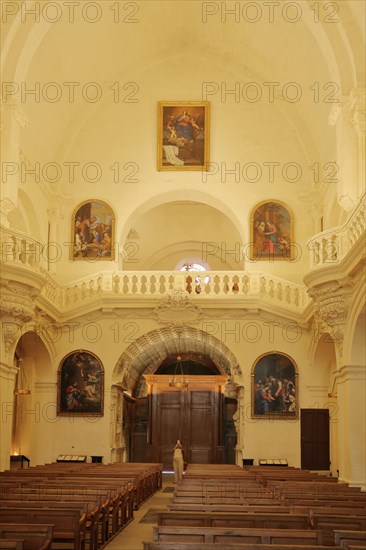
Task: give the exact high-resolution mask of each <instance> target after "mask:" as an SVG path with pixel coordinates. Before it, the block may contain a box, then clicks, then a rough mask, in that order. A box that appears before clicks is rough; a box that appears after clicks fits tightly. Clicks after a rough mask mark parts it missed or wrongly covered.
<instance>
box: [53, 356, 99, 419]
mask: <svg viewBox="0 0 366 550" xmlns="http://www.w3.org/2000/svg"><path fill="white" fill-rule="evenodd" d="M103 404H104V369H103V365H102V363H101V362H100V360H99V359H98V357H97V356H96V355H94V354H93V353H90V352H89V351H84V350H78V351H73V352H72V353H69V354H68V355H66V357H64V358H63V359H62V361H61V364H60V367H59V370H58V383H57V414H58V415H59V416H80V415H83V416H103Z"/></svg>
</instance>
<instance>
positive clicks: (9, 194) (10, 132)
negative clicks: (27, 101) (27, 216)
mask: <svg viewBox="0 0 366 550" xmlns="http://www.w3.org/2000/svg"><path fill="white" fill-rule="evenodd" d="M1 117H2V123H1V138H2V143H3V151H2V163H3V166H2V169H3V177H2V182H1V183H2V193H1V195H2V196H1V201H0V223H1V224H2V225H4V226H5V227H8V226H9V221H8V215H9V213H10V212H11V211H12V210H14V209H15V208H16V207H17V203H18V182H19V175H20V170H21V163H20V128H21V127H22V128H25V127H27V126H28V121H27V119H26V117H25V115H24V113H23V111H22V109H21V108H20V106H19V105H17V104H16V103H11V102H9V103H3V104H2V106H1Z"/></svg>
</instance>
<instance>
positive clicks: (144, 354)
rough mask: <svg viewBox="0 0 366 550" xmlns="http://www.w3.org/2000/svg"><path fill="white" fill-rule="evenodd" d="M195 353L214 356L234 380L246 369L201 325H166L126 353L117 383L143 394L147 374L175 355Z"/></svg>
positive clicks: (115, 375)
mask: <svg viewBox="0 0 366 550" xmlns="http://www.w3.org/2000/svg"><path fill="white" fill-rule="evenodd" d="M188 352H194V353H196V354H201V355H204V356H207V357H210V358H211V359H212V361H213V362H214V363H215V365H216V367H217V368H218V369H219V371H220V372H221V373H222V374H226V375H227V376H229V380H231V382H232V383H234V382H236V381H237V382H238V383H239V382H240V380H237V378H236V377H240V376H241V374H242V372H241V369H240V366H239V364H238V361H237V359H236V358H235V356H234V354H233V353H232V351H231V350H230V349H229V348H228V347H227V346H226V345H225V344H223V343H222V342H221V341H220V340H218V339H217V338H215V337H214V336H212V335H211V334H209V333H208V332H205V331H203V330H200V329H198V328H194V327H183V328H170V327H169V328H162V329H158V330H153V331H151V332H148V333H146V334H144V336H141V338H138V339H137V340H136V341H135V342H133V343H132V344H131V345H130V346H128V348H127V349H126V350H125V351H124V352H123V353H122V355H121V357H120V358H119V359H118V362H117V364H116V366H115V368H114V371H113V378H112V383H113V384H121V385H122V386H123V387H124V388H125V389H126V390H128V391H129V393H131V395H133V396H135V395H143V393H144V391H145V388H144V379H143V378H142V375H143V374H152V373H154V372H155V370H156V369H157V368H158V366H159V365H160V364H161V363H162V362H163V361H164V360H165V359H166V358H167V357H168V356H169V355H172V354H179V353H188ZM235 378H236V379H235Z"/></svg>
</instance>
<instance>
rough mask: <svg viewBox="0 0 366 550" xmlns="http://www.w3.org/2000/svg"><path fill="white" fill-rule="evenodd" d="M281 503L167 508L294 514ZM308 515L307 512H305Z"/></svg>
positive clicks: (174, 507)
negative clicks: (271, 504)
mask: <svg viewBox="0 0 366 550" xmlns="http://www.w3.org/2000/svg"><path fill="white" fill-rule="evenodd" d="M279 504H280V503H279V502H277V501H276V505H274V506H256V505H254V504H253V505H249V506H246V505H244V506H243V505H241V504H219V505H215V504H208V505H204V506H202V505H200V504H168V506H167V508H168V510H171V511H174V512H178V511H182V512H198V513H200V512H225V513H227V512H240V513H241V514H242V513H247V512H249V513H253V514H254V513H256V512H260V513H261V514H262V513H263V514H272V513H273V514H289V513H291V512H292V508H290V507H289V506H279ZM294 513H299V514H303V513H304V511H303V510H301V511H297V512H295V511H294ZM305 513H306V512H305Z"/></svg>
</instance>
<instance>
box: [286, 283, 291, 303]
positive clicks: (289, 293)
mask: <svg viewBox="0 0 366 550" xmlns="http://www.w3.org/2000/svg"><path fill="white" fill-rule="evenodd" d="M285 292H286V302H287V303H288V304H290V303H291V289H290V287H289V286H286V291H285Z"/></svg>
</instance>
